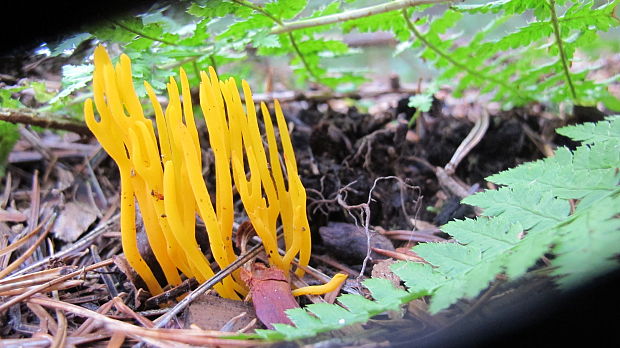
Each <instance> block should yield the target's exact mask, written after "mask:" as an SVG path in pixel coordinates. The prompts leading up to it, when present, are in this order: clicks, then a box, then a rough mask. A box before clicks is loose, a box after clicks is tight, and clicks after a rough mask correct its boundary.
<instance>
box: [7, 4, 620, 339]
mask: <svg viewBox="0 0 620 348" xmlns="http://www.w3.org/2000/svg"><path fill="white" fill-rule="evenodd" d="M153 3H154V1H132V0H126V1H117V0H113V1H101V2H91V1H79V2H78V1H59V2H54V1H43V2H33V1H7V2H6V3H5V4H3V5H2V8H3V11H1V12H2V16H1V18H0V23H1V26H2V29H1V30H2V31H1V35H2V39H1V41H0V56H4V57H6V56H9V55H12V54H17V53H19V55H23V54H24V53H25V52H24V51H28V50H31V49H34V48H35V47H38V46H39V45H40V44H41V43H42V42H44V41H56V40H59V39H61V38H62V37H63V36H64V35H66V34H70V33H72V32H74V31H79V30H80V27H81V26H82V25H84V24H94V23H97V22H100V21H103V20H105V19H106V18H113V17H114V16H117V15H121V14H127V13H139V12H140V11H143V10H146V9H148V8H149V7H150V6H151V5H152V4H153ZM0 62H1V60H0ZM619 297H620V271H616V272H614V273H611V274H608V275H607V276H605V277H604V278H602V279H597V280H595V281H594V282H592V283H590V284H588V285H586V286H584V287H583V288H581V289H578V290H576V291H573V292H571V293H567V294H563V295H560V296H554V297H553V298H549V297H543V298H537V299H532V300H531V301H530V302H529V303H527V304H525V305H521V306H518V307H517V308H515V307H509V308H507V310H506V311H505V312H504V313H501V314H499V315H497V316H495V317H489V318H488V319H487V320H483V321H478V322H467V321H464V322H462V323H459V324H457V325H456V326H454V327H452V328H450V329H449V330H445V332H443V333H442V334H441V335H434V336H433V337H429V338H428V339H425V340H417V341H407V340H401V341H400V343H399V344H398V345H397V346H399V347H400V346H402V347H406V346H417V347H430V346H433V347H454V346H455V347H469V346H471V347H474V346H475V347H483V346H485V347H486V346H488V347H506V346H515V347H516V346H522V347H534V346H536V347H547V346H556V345H559V344H570V345H577V344H583V343H585V344H587V345H588V346H592V345H594V344H601V343H602V344H604V346H612V345H613V343H616V345H615V346H618V345H617V343H620V332H619V331H620V300H619ZM386 339H390V338H389V337H387V338H386ZM563 342H566V343H563Z"/></svg>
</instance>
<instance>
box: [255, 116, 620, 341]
mask: <svg viewBox="0 0 620 348" xmlns="http://www.w3.org/2000/svg"><path fill="white" fill-rule="evenodd" d="M558 132H559V133H560V134H564V135H566V136H569V137H571V138H573V139H575V140H582V141H584V144H583V145H581V146H580V147H578V148H577V149H576V150H575V151H574V152H571V151H569V150H568V149H565V148H561V149H558V151H557V153H556V155H555V156H554V157H551V158H547V159H544V160H540V161H537V162H532V163H527V164H524V165H521V166H518V167H516V168H513V169H510V170H507V171H504V172H501V173H498V174H495V175H493V176H491V177H489V178H487V179H488V180H490V181H492V182H494V183H496V184H499V185H505V186H504V187H501V188H500V189H498V190H488V191H485V192H483V193H479V194H476V195H474V196H470V197H468V198H467V199H466V200H465V202H467V203H469V204H474V205H477V206H479V207H481V208H483V209H484V215H485V216H483V217H479V218H477V219H465V220H461V221H452V222H450V223H448V224H447V225H445V226H443V227H442V230H443V231H444V232H446V233H448V234H450V235H451V236H452V237H453V239H454V241H455V243H422V244H420V245H418V246H416V247H414V248H413V251H415V252H416V253H417V254H418V255H419V256H421V257H423V258H424V259H425V260H426V261H427V262H428V263H429V264H422V263H413V262H397V263H395V264H394V265H392V271H393V272H394V273H395V274H396V275H398V276H399V277H400V278H401V280H403V281H404V283H405V285H406V286H407V289H406V290H403V289H400V288H396V287H394V286H393V285H392V284H391V283H390V282H389V281H388V280H386V279H376V278H371V279H368V280H366V281H364V282H363V285H364V286H365V287H366V288H368V289H369V290H370V294H371V296H372V298H373V300H370V299H366V298H364V297H362V296H358V295H342V296H340V297H339V298H338V302H339V304H340V305H337V304H325V303H321V304H312V305H309V306H307V307H306V308H304V309H301V308H296V309H292V310H289V311H288V312H287V314H288V315H289V317H290V318H291V321H292V322H293V323H294V324H295V326H289V325H283V324H276V325H275V330H274V331H269V330H258V332H257V334H258V335H259V336H261V337H263V338H265V339H269V340H278V339H288V340H292V339H299V338H304V337H309V336H313V335H316V334H317V333H320V332H324V331H328V330H333V329H338V328H342V327H344V326H346V325H350V324H353V323H361V322H365V321H367V320H368V319H369V318H371V317H372V316H374V315H376V314H379V313H381V312H384V311H389V310H395V309H398V308H399V307H400V306H401V305H402V304H404V303H406V302H408V301H411V300H413V299H416V298H420V297H422V296H431V303H430V307H429V310H430V312H431V313H436V312H438V311H440V310H442V309H444V308H447V307H449V306H450V305H451V304H453V303H455V302H456V301H457V300H459V299H461V298H467V297H474V296H476V295H478V294H479V293H480V292H481V291H482V290H484V289H485V288H486V287H487V286H488V285H489V284H490V283H491V282H492V281H493V280H494V279H495V277H496V276H497V275H499V274H504V275H505V276H506V277H507V278H508V279H515V278H517V277H519V276H522V275H523V274H525V273H526V272H527V270H528V269H529V268H531V267H532V266H533V265H534V264H535V262H536V261H537V260H538V259H540V257H541V256H543V255H544V254H545V253H549V252H552V253H553V254H554V255H555V258H554V259H553V260H552V265H551V266H552V267H553V269H554V271H553V275H554V276H557V283H558V284H559V286H560V287H562V288H570V287H572V286H575V285H578V284H580V283H582V282H584V281H587V280H589V279H592V278H594V277H597V276H599V275H602V274H604V273H606V272H608V271H609V270H611V269H612V268H615V267H618V262H617V259H615V258H614V257H615V256H617V255H618V254H620V186H619V185H618V183H619V182H620V173H619V170H618V169H619V168H620V116H614V117H611V118H608V119H607V120H605V121H601V122H598V123H596V124H585V125H579V126H571V127H566V128H562V129H560V130H559V131H558ZM569 200H576V206H575V209H574V210H571V209H570V204H569Z"/></svg>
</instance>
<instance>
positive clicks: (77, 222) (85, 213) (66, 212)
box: [52, 202, 97, 243]
mask: <svg viewBox="0 0 620 348" xmlns="http://www.w3.org/2000/svg"><path fill="white" fill-rule="evenodd" d="M95 219H97V213H96V212H95V211H93V209H91V208H90V207H89V206H87V205H84V204H78V203H75V202H69V203H66V204H65V205H64V208H63V209H62V211H61V212H60V214H59V216H58V218H57V219H56V223H55V224H54V227H53V229H52V232H53V233H54V236H55V237H56V238H58V239H60V240H63V241H65V242H68V243H72V242H74V241H75V240H77V239H78V237H79V236H80V235H81V234H82V233H84V232H85V231H86V230H87V229H88V227H89V226H90V225H91V224H92V223H93V222H95Z"/></svg>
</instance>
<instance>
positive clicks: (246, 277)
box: [241, 263, 299, 329]
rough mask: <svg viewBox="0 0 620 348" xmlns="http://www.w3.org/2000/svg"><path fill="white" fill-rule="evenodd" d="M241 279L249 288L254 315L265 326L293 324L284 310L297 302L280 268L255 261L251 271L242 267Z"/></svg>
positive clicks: (294, 306)
mask: <svg viewBox="0 0 620 348" xmlns="http://www.w3.org/2000/svg"><path fill="white" fill-rule="evenodd" d="M241 279H242V280H243V281H244V282H245V283H246V284H247V286H248V287H249V288H250V295H252V303H253V304H254V310H255V311H256V316H257V317H258V319H259V320H260V321H261V322H262V323H263V324H264V325H265V326H266V327H267V328H269V329H273V324H275V323H282V324H289V325H293V323H292V322H291V320H290V319H289V318H288V317H287V316H286V313H284V311H286V310H287V309H290V308H299V304H298V303H297V301H295V298H294V297H293V295H292V294H291V285H290V284H289V281H288V279H287V278H286V276H285V275H284V272H282V270H280V269H277V268H269V267H266V266H265V265H263V264H261V263H255V264H254V265H253V266H252V271H251V272H249V271H247V270H245V269H242V271H241Z"/></svg>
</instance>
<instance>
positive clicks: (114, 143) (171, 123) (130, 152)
mask: <svg viewBox="0 0 620 348" xmlns="http://www.w3.org/2000/svg"><path fill="white" fill-rule="evenodd" d="M144 85H145V88H146V92H147V95H148V98H149V100H150V102H151V105H152V108H153V111H154V114H155V124H156V128H157V136H156V135H155V128H154V127H153V121H152V120H150V119H147V118H145V116H144V111H143V109H142V105H141V103H140V101H139V99H138V96H137V94H136V92H135V89H134V86H133V82H132V76H131V61H130V59H129V58H128V57H127V56H126V55H121V57H120V60H119V63H118V64H117V65H116V66H114V65H113V64H112V61H111V60H110V58H109V56H108V54H107V52H106V50H105V49H104V48H103V47H102V46H99V47H97V48H96V50H95V70H94V74H93V89H94V101H95V106H96V108H97V111H98V112H99V118H100V119H99V121H97V120H96V118H95V114H94V110H93V105H92V101H91V100H87V101H86V103H85V106H84V112H85V119H86V122H87V125H88V127H89V128H90V129H91V130H92V132H93V134H95V136H96V137H97V139H98V140H99V141H100V143H101V145H102V146H103V148H104V149H105V150H106V151H107V152H108V154H109V155H110V156H111V157H112V158H113V159H114V161H116V163H117V164H118V166H119V171H120V176H121V235H122V245H123V250H124V252H125V256H126V257H127V260H128V262H129V263H130V265H131V266H132V267H133V268H134V269H135V270H136V271H137V272H138V274H139V275H140V276H141V277H142V278H143V279H144V281H145V282H146V284H147V286H148V288H149V290H150V291H151V292H152V293H155V294H156V293H160V292H161V291H162V287H161V285H160V284H159V283H158V282H157V280H156V279H155V277H154V276H153V273H152V271H151V269H150V267H149V265H147V264H146V263H145V261H144V260H143V259H142V257H141V256H140V253H139V252H138V247H137V241H136V226H135V208H136V207H135V202H136V201H137V203H138V206H139V208H140V212H141V214H142V218H143V220H144V225H145V230H146V233H147V236H148V241H149V244H150V246H151V248H152V250H153V253H154V255H155V257H156V259H157V262H158V263H159V264H160V266H161V268H162V270H163V273H164V275H165V277H166V281H167V282H168V283H170V284H173V285H176V284H179V283H180V282H181V275H180V274H179V271H180V272H181V273H183V274H184V275H185V276H186V277H195V278H196V279H197V280H199V281H200V282H204V281H205V280H207V279H208V278H210V277H211V276H213V274H214V270H213V269H212V268H211V265H210V263H209V260H208V259H207V257H206V256H205V255H204V253H203V252H202V251H201V250H200V247H199V245H198V243H197V241H196V236H195V219H196V215H199V216H200V218H201V219H202V220H203V221H204V224H205V226H206V233H207V235H208V237H209V243H210V248H211V253H212V255H213V258H214V260H215V262H216V263H217V266H218V267H219V268H224V267H226V266H227V265H229V264H230V263H231V262H233V261H234V260H235V259H236V258H237V255H236V254H235V251H234V249H233V245H232V230H233V220H234V206H233V183H234V184H235V186H236V188H237V190H238V192H239V195H240V196H241V200H242V202H243V206H244V208H245V210H246V212H247V215H248V217H249V218H250V221H251V223H252V225H253V226H254V229H255V230H256V232H257V234H258V236H259V237H260V238H261V240H262V242H263V244H264V246H265V250H266V251H267V254H268V257H269V262H270V264H271V265H272V266H275V267H278V268H280V269H282V270H283V271H285V273H286V274H288V271H289V270H291V265H292V262H293V260H294V259H295V258H298V259H299V265H300V267H298V268H297V269H296V270H295V272H296V273H297V274H298V275H302V274H303V267H304V266H307V265H308V261H309V259H310V247H311V245H310V228H309V226H308V220H307V217H306V193H305V189H304V187H303V185H302V183H301V180H300V178H299V175H298V172H297V164H296V162H295V154H294V152H293V147H292V144H291V139H290V136H289V134H288V128H287V125H286V121H285V119H284V116H283V114H282V110H281V108H280V105H279V103H278V102H277V101H276V102H275V104H274V109H275V119H276V126H277V128H276V127H274V124H273V122H272V120H271V114H270V112H269V109H268V108H267V106H266V105H265V104H264V103H263V104H261V105H260V108H261V113H262V117H263V123H264V125H265V132H264V134H261V132H260V129H259V126H258V122H259V121H258V118H257V113H256V108H255V106H254V102H253V99H252V93H251V91H250V88H249V86H248V84H247V83H246V82H245V81H243V82H242V90H243V95H244V98H245V101H246V103H245V108H244V104H243V103H242V102H241V96H240V94H239V90H238V88H237V84H236V82H235V80H234V79H232V78H231V79H228V80H227V81H220V80H219V78H218V76H217V74H216V73H215V70H214V69H213V68H209V71H208V73H206V72H202V73H201V74H200V90H199V92H200V93H199V96H200V107H201V109H202V113H203V114H204V116H205V121H206V127H207V131H208V133H209V142H210V147H211V149H212V150H213V155H214V162H215V202H212V199H211V195H210V193H209V190H208V188H207V185H206V183H205V180H204V178H203V176H202V156H201V149H200V141H199V139H198V130H197V128H196V123H195V121H194V113H193V109H192V100H191V95H190V89H189V82H188V79H187V76H186V74H185V72H184V71H183V70H182V69H181V71H180V85H181V86H180V87H181V88H180V93H179V86H178V85H177V82H176V81H175V79H173V78H170V81H169V83H168V84H167V92H168V105H167V107H166V109H165V111H164V109H163V108H162V106H161V105H160V104H159V101H158V100H157V96H156V95H155V92H154V91H153V89H152V88H151V86H150V85H149V84H148V83H146V82H145V83H144ZM276 134H278V135H279V143H278V137H276ZM263 139H265V140H266V146H267V150H268V153H267V151H266V150H265V145H264V144H263ZM279 147H280V148H281V149H282V152H281V153H280V151H279V150H278V148H279ZM280 154H282V156H281V155H280ZM281 158H283V161H282V160H281ZM246 166H247V167H248V168H247V169H246ZM278 225H280V226H282V229H283V231H284V240H285V249H286V252H285V254H284V255H280V254H279V253H278V243H277V236H276V230H277V227H278ZM342 281H344V278H342V277H337V278H335V279H334V280H333V281H332V282H330V283H328V284H326V285H324V286H322V288H321V287H319V288H320V289H319V288H313V289H310V290H304V289H300V290H297V292H298V293H299V292H306V291H310V292H312V293H317V291H322V290H326V289H327V290H329V289H331V288H332V287H333V286H335V285H334V284H336V285H337V284H339V283H341V282H342ZM215 289H216V291H217V292H218V293H219V294H220V295H222V296H224V297H227V298H233V299H239V298H240V295H245V294H246V293H247V290H246V288H245V286H244V285H243V284H242V282H241V281H240V277H239V273H238V272H235V273H233V276H229V277H226V278H225V279H224V280H223V281H222V282H221V283H219V284H217V285H216V286H215ZM317 289H319V290H317ZM321 289H322V290H321Z"/></svg>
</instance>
